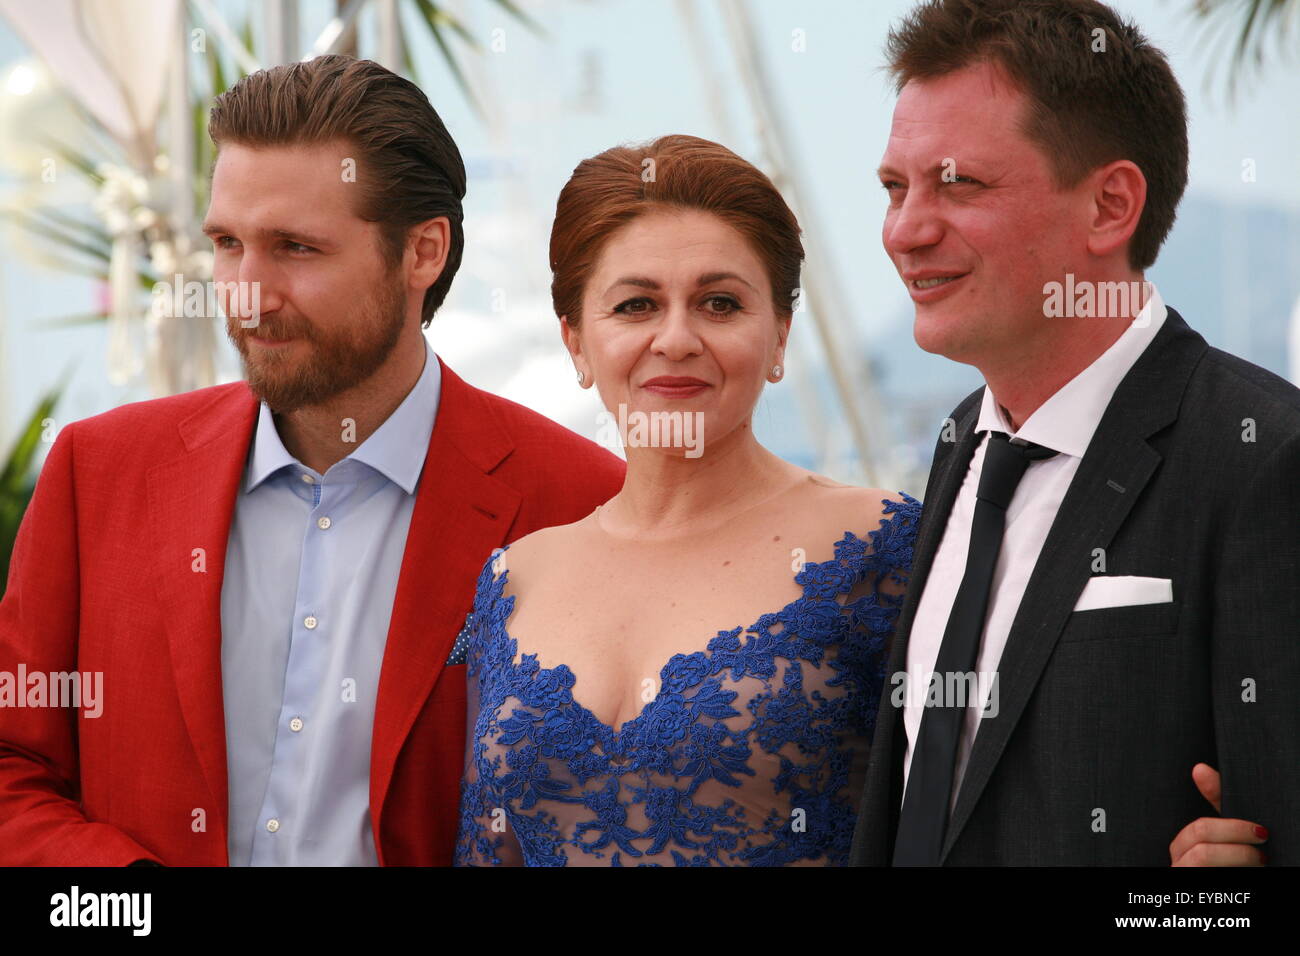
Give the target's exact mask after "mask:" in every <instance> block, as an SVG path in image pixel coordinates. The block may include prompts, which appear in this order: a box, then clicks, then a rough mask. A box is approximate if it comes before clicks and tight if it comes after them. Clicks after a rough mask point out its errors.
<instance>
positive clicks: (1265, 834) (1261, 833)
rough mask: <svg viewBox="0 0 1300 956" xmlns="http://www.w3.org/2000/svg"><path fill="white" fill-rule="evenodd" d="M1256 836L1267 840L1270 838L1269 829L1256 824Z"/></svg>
mask: <svg viewBox="0 0 1300 956" xmlns="http://www.w3.org/2000/svg"><path fill="white" fill-rule="evenodd" d="M1255 836H1257V837H1259V838H1260V839H1261V840H1267V839H1268V831H1267V830H1265V829H1264V828H1263V827H1261V826H1258V825H1256V827H1255Z"/></svg>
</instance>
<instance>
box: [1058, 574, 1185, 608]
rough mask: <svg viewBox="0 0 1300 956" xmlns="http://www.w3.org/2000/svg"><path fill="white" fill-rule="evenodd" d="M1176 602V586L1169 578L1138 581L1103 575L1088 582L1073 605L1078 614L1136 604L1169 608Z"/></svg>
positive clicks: (1133, 578) (1121, 576)
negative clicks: (1166, 606) (1159, 605)
mask: <svg viewBox="0 0 1300 956" xmlns="http://www.w3.org/2000/svg"><path fill="white" fill-rule="evenodd" d="M1173 599H1174V582H1172V581H1170V580H1169V579H1168V578H1139V577H1130V576H1125V575H1118V574H1117V575H1113V576H1106V575H1102V576H1099V577H1092V578H1089V579H1088V583H1087V584H1085V585H1084V586H1083V593H1082V594H1080V595H1079V601H1078V603H1077V604H1075V605H1074V609H1075V610H1076V611H1093V610H1096V609H1098V608H1103V607H1130V606H1132V605H1134V604H1169V603H1171V602H1172V601H1173Z"/></svg>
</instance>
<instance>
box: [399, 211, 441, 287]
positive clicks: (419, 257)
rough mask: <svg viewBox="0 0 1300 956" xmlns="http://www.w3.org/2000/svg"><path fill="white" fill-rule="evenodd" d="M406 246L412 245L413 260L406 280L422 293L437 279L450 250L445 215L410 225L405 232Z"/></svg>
mask: <svg viewBox="0 0 1300 956" xmlns="http://www.w3.org/2000/svg"><path fill="white" fill-rule="evenodd" d="M406 243H407V247H408V248H410V247H412V246H413V247H414V249H415V261H414V263H413V264H412V266H411V273H410V278H409V280H408V282H409V285H410V287H411V289H412V290H414V291H416V292H421V293H423V292H424V291H425V290H427V289H428V288H429V286H431V285H433V284H434V283H435V282H437V281H438V276H440V275H442V270H443V269H444V268H445V267H446V265H447V256H448V254H449V253H450V252H451V221H450V220H449V219H448V218H447V217H446V216H439V217H438V218H436V219H428V220H425V221H424V222H421V223H417V224H416V225H414V226H412V227H411V228H410V230H409V231H408V232H407V234H406Z"/></svg>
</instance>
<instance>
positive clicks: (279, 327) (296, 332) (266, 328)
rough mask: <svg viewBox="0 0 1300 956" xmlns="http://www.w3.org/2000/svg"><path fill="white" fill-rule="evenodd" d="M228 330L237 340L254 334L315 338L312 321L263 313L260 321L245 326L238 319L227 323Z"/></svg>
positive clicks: (265, 336)
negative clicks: (271, 316) (288, 318)
mask: <svg viewBox="0 0 1300 956" xmlns="http://www.w3.org/2000/svg"><path fill="white" fill-rule="evenodd" d="M226 331H227V332H228V333H229V334H230V335H231V337H232V338H235V339H236V340H237V341H240V342H243V341H245V340H247V339H249V338H251V337H252V336H257V337H258V338H259V339H275V340H283V339H308V340H311V339H313V338H314V336H313V335H312V327H311V323H310V322H302V321H297V320H285V319H282V318H268V317H267V316H265V315H263V316H261V318H260V319H259V321H258V323H257V324H256V325H254V326H251V327H245V326H244V325H243V323H241V322H240V321H239V320H238V319H236V320H234V321H231V322H227V323H226Z"/></svg>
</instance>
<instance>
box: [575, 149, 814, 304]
mask: <svg viewBox="0 0 1300 956" xmlns="http://www.w3.org/2000/svg"><path fill="white" fill-rule="evenodd" d="M665 207H667V208H672V207H678V208H682V209H698V210H702V211H704V212H708V213H712V214H713V215H715V216H717V217H718V218H719V219H721V220H722V221H723V222H725V223H727V225H729V226H731V227H732V228H733V229H735V230H736V231H737V232H739V233H740V234H741V235H742V236H744V237H745V239H746V240H748V242H749V244H750V246H751V247H752V248H753V250H754V253H755V254H756V255H757V256H758V258H759V260H760V261H761V262H762V263H763V266H764V268H765V269H766V271H767V277H768V282H769V283H770V285H771V288H772V302H773V304H774V306H775V309H776V312H777V313H778V314H779V315H782V316H785V317H789V316H790V315H791V314H792V312H793V309H794V297H795V294H796V290H797V288H798V286H799V268H800V265H801V263H802V262H803V243H802V242H801V241H800V240H799V222H798V220H796V219H795V215H794V213H793V212H791V211H790V207H789V206H787V205H786V203H785V200H784V199H782V198H781V194H780V193H779V192H778V191H777V189H776V187H775V186H773V185H772V181H771V180H770V179H768V178H767V176H765V175H764V174H763V173H762V172H761V171H760V170H758V169H756V168H755V167H754V166H752V165H751V164H749V163H747V162H745V160H743V159H741V158H740V157H739V156H737V155H736V154H735V153H733V152H732V151H731V150H729V149H727V148H726V147H725V146H720V145H718V144H717V143H713V142H710V141H709V140H707V139H699V138H698V137H695V136H661V137H659V138H658V139H656V140H653V141H651V142H649V143H644V144H642V145H639V146H615V147H614V148H613V149H607V150H605V152H603V153H600V154H599V155H596V156H592V157H591V158H590V159H584V160H583V161H582V162H581V163H579V164H578V166H577V168H576V169H574V171H573V175H572V176H570V177H569V181H568V182H567V183H565V185H564V188H563V189H562V190H560V198H559V200H558V201H557V202H556V204H555V223H554V225H553V226H552V227H551V273H552V280H551V301H552V303H553V305H554V306H555V314H556V315H557V316H568V322H569V324H570V325H572V326H576V325H577V324H578V319H579V317H580V315H581V312H582V293H583V289H584V288H585V287H586V284H587V281H588V279H590V277H591V271H592V269H593V268H594V267H595V264H596V260H597V259H598V258H599V256H600V252H601V250H602V249H603V248H604V247H605V243H606V242H608V241H609V238H610V237H611V236H612V235H613V234H614V232H615V231H617V230H618V229H619V228H620V227H622V226H624V225H626V224H627V223H629V222H631V221H632V220H633V219H635V218H636V217H637V216H640V215H642V214H644V213H647V212H650V211H652V210H654V209H656V208H665Z"/></svg>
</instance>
